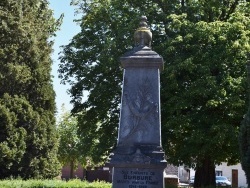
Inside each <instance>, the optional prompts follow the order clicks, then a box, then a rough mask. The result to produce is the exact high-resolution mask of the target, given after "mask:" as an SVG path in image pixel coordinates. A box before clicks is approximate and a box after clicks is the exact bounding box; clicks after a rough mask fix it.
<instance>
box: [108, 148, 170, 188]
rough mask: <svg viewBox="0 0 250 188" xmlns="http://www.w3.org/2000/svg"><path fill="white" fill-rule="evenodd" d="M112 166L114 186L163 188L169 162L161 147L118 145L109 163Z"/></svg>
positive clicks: (115, 187) (122, 187)
mask: <svg viewBox="0 0 250 188" xmlns="http://www.w3.org/2000/svg"><path fill="white" fill-rule="evenodd" d="M107 165H108V166H109V167H111V168H112V187H113V188H163V187H165V185H164V173H163V172H164V169H165V168H166V166H167V162H166V160H165V159H164V152H163V151H162V150H161V148H160V147H156V146H152V145H151V146H149V145H146V146H145V145H140V146H139V145H137V146H133V147H128V146H126V147H118V148H116V149H115V150H114V153H113V155H111V157H110V162H109V163H108V164H107Z"/></svg>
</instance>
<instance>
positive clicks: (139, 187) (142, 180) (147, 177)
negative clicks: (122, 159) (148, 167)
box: [116, 170, 162, 188]
mask: <svg viewBox="0 0 250 188" xmlns="http://www.w3.org/2000/svg"><path fill="white" fill-rule="evenodd" d="M116 185H120V186H121V187H122V185H126V186H128V187H131V188H149V187H159V186H161V185H162V184H161V183H160V182H159V180H158V178H157V174H156V173H155V172H154V171H140V170H122V171H120V176H119V178H118V179H116Z"/></svg>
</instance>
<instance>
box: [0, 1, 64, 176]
mask: <svg viewBox="0 0 250 188" xmlns="http://www.w3.org/2000/svg"><path fill="white" fill-rule="evenodd" d="M52 15H53V14H52V11H51V10H49V9H48V2H47V1H44V0H34V1H28V0H22V1H21V0H18V1H16V0H2V1H1V2H0V20H1V24H0V67H1V70H0V119H1V123H0V129H1V131H0V177H1V178H5V177H9V176H14V177H16V176H21V177H23V178H29V177H37V178H42V177H44V178H46V177H54V176H56V175H58V172H59V167H60V166H59V162H58V160H57V156H56V154H57V145H58V141H57V134H56V129H55V117H54V113H55V93H54V91H53V87H52V80H51V75H50V71H51V64H52V61H51V58H50V54H51V52H52V43H51V42H50V41H48V39H49V38H50V37H51V36H53V35H54V33H55V31H56V29H57V27H58V23H56V21H55V20H54V18H53V17H52Z"/></svg>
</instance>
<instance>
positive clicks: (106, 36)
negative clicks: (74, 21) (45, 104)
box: [59, 0, 250, 186]
mask: <svg viewBox="0 0 250 188" xmlns="http://www.w3.org/2000/svg"><path fill="white" fill-rule="evenodd" d="M78 3H79V7H80V9H81V10H82V12H84V14H83V17H82V19H81V20H79V23H80V25H81V28H82V30H81V32H80V33H78V34H77V35H76V36H74V38H73V39H72V41H71V42H70V43H69V44H68V45H66V46H64V48H63V51H62V56H61V64H60V69H59V72H60V77H61V78H62V81H64V82H69V83H70V84H71V89H70V90H69V92H70V94H71V95H72V103H73V104H74V108H73V111H72V112H73V113H78V112H81V111H86V113H85V114H84V115H82V116H81V117H80V120H79V131H80V134H81V135H82V137H84V143H87V148H88V149H87V150H85V151H86V152H88V153H89V155H90V156H93V158H94V159H95V160H96V161H100V160H103V159H104V160H105V156H107V155H108V153H109V152H110V151H111V149H112V146H113V145H115V142H116V138H117V126H118V121H119V118H118V117H119V107H120V106H119V105H120V96H121V83H122V70H121V68H120V67H119V57H120V56H121V55H122V54H124V53H125V52H126V51H128V50H131V48H132V46H131V45H132V44H133V42H132V36H133V32H134V31H135V29H136V28H137V27H138V23H139V20H138V19H137V18H139V17H140V16H141V15H146V16H147V17H148V23H149V24H150V27H151V30H152V33H153V43H152V46H153V50H155V51H156V52H157V53H159V54H160V55H162V56H163V58H164V60H165V70H164V71H163V72H162V75H161V102H162V104H161V108H162V113H161V115H162V116H161V117H162V139H163V142H162V145H163V148H164V149H165V152H166V156H167V160H168V162H170V163H173V164H177V165H178V164H180V163H185V164H186V165H188V166H192V167H195V165H197V167H200V166H204V164H203V161H211V163H212V164H210V165H215V164H219V163H221V162H228V163H229V164H232V163H236V162H238V161H239V150H238V147H239V146H238V142H237V136H238V133H239V125H240V122H241V120H242V117H243V114H244V110H245V109H246V103H245V101H246V79H245V78H246V71H245V65H246V60H247V53H248V52H249V50H250V46H249V42H250V41H249V37H250V33H249V31H250V28H249V26H250V20H249V8H250V5H249V2H248V1H244V0H242V1H237V0H230V1H196V0H191V1H190V0H189V1H185V0H183V1H177V0H174V1H173V0H171V1H170V0H164V1H156V0H142V1H134V0H124V1H122V2H121V1H118V0H113V1H109V0H105V2H103V1H100V0H95V1H91V2H87V1H78ZM83 91H88V92H89V95H88V96H87V100H86V101H84V97H85V96H84V93H85V92H83ZM88 143H89V145H88ZM210 165H208V166H210ZM207 177H208V176H207ZM201 186H203V184H201Z"/></svg>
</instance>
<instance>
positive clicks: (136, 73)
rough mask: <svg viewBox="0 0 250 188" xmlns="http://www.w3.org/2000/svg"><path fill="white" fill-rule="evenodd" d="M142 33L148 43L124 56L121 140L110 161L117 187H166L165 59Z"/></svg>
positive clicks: (140, 45) (141, 43)
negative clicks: (162, 82)
mask: <svg viewBox="0 0 250 188" xmlns="http://www.w3.org/2000/svg"><path fill="white" fill-rule="evenodd" d="M144 26H145V25H144ZM137 31H138V32H139V33H140V32H144V31H141V30H137ZM137 34H138V33H137ZM140 36H141V37H147V43H145V40H144V39H141V42H140V44H139V46H136V47H135V48H134V49H133V50H132V51H130V52H128V53H126V54H124V56H122V57H121V59H120V60H121V65H122V67H123V68H124V74H123V75H124V78H123V91H122V101H121V112H120V122H119V131H118V142H117V146H116V148H115V149H114V151H113V154H112V155H111V156H110V161H109V163H108V165H109V166H111V167H112V168H113V188H125V187H126V188H161V187H164V181H163V180H164V179H163V171H164V168H165V167H166V160H165V157H164V152H163V150H162V145H161V115H160V71H161V70H162V69H163V59H162V57H161V56H160V55H158V54H157V53H156V52H154V51H152V50H151V48H150V47H149V46H146V44H148V45H149V44H151V41H148V40H151V39H150V38H148V36H147V35H146V34H145V33H144V34H141V35H140ZM136 40H139V39H138V38H137V39H136ZM137 42H138V41H137Z"/></svg>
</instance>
